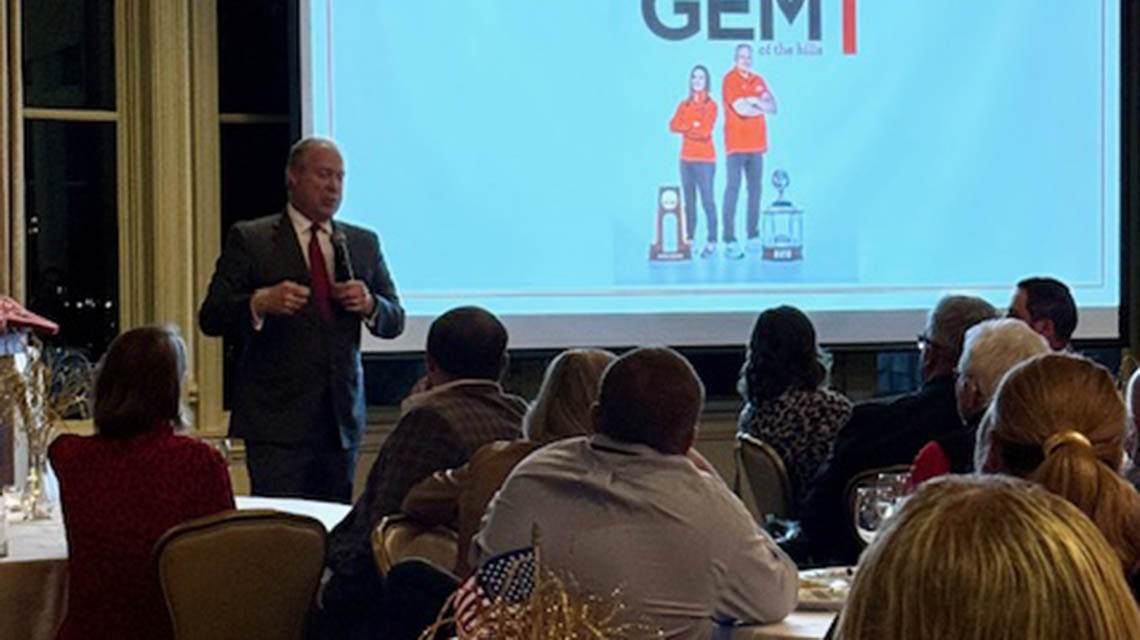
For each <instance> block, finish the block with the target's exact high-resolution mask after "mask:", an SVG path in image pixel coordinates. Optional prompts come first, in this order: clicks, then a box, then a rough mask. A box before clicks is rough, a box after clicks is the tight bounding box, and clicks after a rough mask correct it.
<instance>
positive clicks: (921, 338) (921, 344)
mask: <svg viewBox="0 0 1140 640" xmlns="http://www.w3.org/2000/svg"><path fill="white" fill-rule="evenodd" d="M916 339H917V340H918V349H919V350H920V351H921V350H923V349H925V348H927V347H940V346H942V345H940V344H938V343H937V342H935V341H934V338H931V337H930V336H928V335H926V334H925V333H920V334H918V336H916Z"/></svg>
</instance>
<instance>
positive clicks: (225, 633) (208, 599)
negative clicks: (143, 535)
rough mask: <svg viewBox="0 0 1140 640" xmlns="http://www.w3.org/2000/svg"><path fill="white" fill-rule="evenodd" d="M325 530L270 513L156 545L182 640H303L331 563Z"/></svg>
mask: <svg viewBox="0 0 1140 640" xmlns="http://www.w3.org/2000/svg"><path fill="white" fill-rule="evenodd" d="M325 535H326V534H325V527H324V525H322V524H321V523H320V522H319V521H318V520H316V519H314V518H310V517H308V516H300V515H294V514H290V513H281V512H278V511H273V510H269V509H249V510H230V511H223V512H222V513H218V514H214V515H211V516H206V517H204V518H197V519H195V520H190V521H189V522H185V523H182V524H180V525H177V526H175V527H174V528H172V529H170V530H169V531H167V532H166V533H165V534H163V536H162V537H161V538H159V540H158V542H157V543H156V544H155V548H154V553H155V557H156V558H157V561H158V577H159V582H160V583H161V584H162V593H163V595H164V596H165V597H166V606H167V609H168V610H169V611H170V620H171V623H172V624H173V627H174V637H175V638H176V639H177V640H206V639H207V638H210V639H214V638H243V639H247V638H253V639H258V640H277V639H281V640H299V639H300V638H301V637H302V634H303V632H304V627H305V617H306V615H307V614H308V612H309V609H310V607H311V606H312V603H313V598H314V596H315V595H316V592H317V585H318V583H319V582H320V578H321V572H322V570H323V569H324V561H325Z"/></svg>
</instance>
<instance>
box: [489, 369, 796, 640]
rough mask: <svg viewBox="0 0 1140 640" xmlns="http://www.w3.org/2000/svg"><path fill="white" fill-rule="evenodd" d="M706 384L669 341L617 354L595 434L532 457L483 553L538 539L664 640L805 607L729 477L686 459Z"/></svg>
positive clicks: (559, 565) (549, 557)
mask: <svg viewBox="0 0 1140 640" xmlns="http://www.w3.org/2000/svg"><path fill="white" fill-rule="evenodd" d="M703 401H704V388H703V387H702V385H701V382H700V380H699V379H698V378H697V375H696V372H694V371H693V368H692V366H691V365H690V364H689V363H688V361H686V360H685V359H684V358H682V357H681V356H680V355H678V354H677V353H676V352H674V351H672V350H670V349H666V348H642V349H636V350H634V351H631V352H629V353H627V354H625V355H623V356H622V357H621V358H618V359H617V360H616V361H614V363H613V364H611V365H610V367H609V368H608V369H607V370H606V372H605V374H604V375H603V377H602V383H601V389H600V391H599V395H598V404H597V405H596V407H595V409H594V411H593V421H594V426H595V432H596V434H595V435H594V436H591V437H588V438H587V437H583V438H571V439H568V440H562V441H560V442H555V443H553V444H549V445H547V446H545V447H543V448H542V449H539V450H538V451H535V452H534V453H533V454H531V455H530V456H528V457H527V458H526V459H525V460H523V461H522V462H521V463H520V464H519V465H518V466H517V467H515V470H514V471H513V472H512V473H511V475H510V476H508V477H507V480H506V482H505V483H504V484H503V488H502V489H501V490H500V491H499V493H498V495H496V496H495V498H494V499H493V500H492V501H491V504H490V506H489V507H488V510H487V515H486V517H485V518H484V520H483V523H482V529H481V530H480V532H479V533H478V534H477V535H476V537H475V541H474V543H475V545H476V548H477V551H478V553H479V554H480V557H481V558H485V557H488V556H490V555H493V554H497V553H502V552H504V551H509V550H512V549H518V548H522V547H527V546H530V544H531V525H532V524H534V523H537V525H538V527H539V529H540V535H541V537H542V554H543V555H542V557H543V563H544V564H546V565H548V566H550V567H551V568H552V569H553V570H555V571H560V572H563V573H564V574H568V575H572V576H573V577H574V578H575V579H576V581H577V582H578V584H580V585H581V587H582V588H583V589H585V590H587V591H590V592H593V593H609V592H611V590H612V589H614V588H615V587H620V589H621V591H622V593H623V594H624V598H625V600H626V602H627V603H628V604H629V605H630V606H631V609H632V610H633V612H634V613H635V614H638V615H644V616H646V618H647V619H648V621H649V622H650V624H651V625H653V626H660V627H662V628H663V629H664V632H665V637H669V638H707V637H709V636H710V634H711V632H712V630H713V622H712V621H713V618H714V616H715V617H718V618H731V619H737V620H742V621H746V622H771V621H775V620H779V619H781V618H783V617H784V616H785V615H787V614H788V612H790V611H791V610H792V609H793V608H794V607H795V604H796V588H797V584H798V579H797V575H796V567H795V565H794V564H793V563H792V561H791V559H790V558H788V557H787V556H786V555H785V554H784V553H783V552H782V551H781V550H780V549H779V548H778V547H777V546H776V545H775V543H774V542H773V541H772V540H771V538H769V537H768V535H767V534H766V533H765V532H764V531H763V530H761V529H760V527H759V526H758V525H757V524H756V522H755V520H753V518H752V516H751V515H750V514H749V513H748V511H747V510H746V509H745V508H744V505H743V504H742V503H741V502H740V500H738V499H737V498H736V496H734V495H732V492H731V491H729V489H728V487H727V486H725V484H724V483H723V482H722V481H720V480H719V479H717V478H714V477H713V476H712V475H710V474H708V473H706V472H703V471H700V470H698V469H697V467H696V466H695V465H694V464H693V462H692V461H691V460H690V459H689V458H687V457H686V455H685V454H686V452H687V451H688V450H689V448H690V447H691V446H692V444H693V440H694V438H695V437H696V425H697V419H698V417H699V415H700V411H701V406H702V404H703Z"/></svg>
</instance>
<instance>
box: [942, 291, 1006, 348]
mask: <svg viewBox="0 0 1140 640" xmlns="http://www.w3.org/2000/svg"><path fill="white" fill-rule="evenodd" d="M996 317H998V312H997V309H994V306H993V305H992V304H990V303H988V302H986V301H985V300H982V299H981V298H978V297H975V296H960V295H950V296H943V297H942V299H941V300H939V301H938V306H936V307H934V311H931V312H930V318H929V320H928V321H927V323H926V326H927V331H928V332H929V335H928V336H927V337H928V338H930V340H931V342H933V343H935V344H937V345H939V346H941V347H942V348H944V349H947V350H948V351H949V352H950V353H949V354H948V355H950V356H951V361H952V362H957V360H958V357H959V356H960V355H961V354H962V338H963V336H964V335H965V334H966V329H969V328H970V327H972V326H974V325H976V324H978V323H979V322H981V321H983V320H989V319H991V318H996Z"/></svg>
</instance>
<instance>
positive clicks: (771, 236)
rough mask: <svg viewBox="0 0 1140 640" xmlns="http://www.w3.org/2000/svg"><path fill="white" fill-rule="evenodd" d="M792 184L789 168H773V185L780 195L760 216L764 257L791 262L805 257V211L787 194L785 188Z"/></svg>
mask: <svg viewBox="0 0 1140 640" xmlns="http://www.w3.org/2000/svg"><path fill="white" fill-rule="evenodd" d="M790 184H791V179H790V178H789V177H788V172H787V171H784V170H783V169H777V170H775V171H773V172H772V186H773V187H776V191H778V192H779V195H777V196H776V200H775V201H774V202H772V206H770V207H768V208H767V209H765V210H764V212H763V215H762V216H761V227H760V238H761V245H762V248H763V251H762V253H761V255H762V257H763V258H764V259H765V260H774V261H777V262H791V261H794V260H803V257H804V212H803V210H802V209H797V208H796V207H795V205H793V204H792V201H791V200H787V199H785V198H784V189H787V188H788V185H790Z"/></svg>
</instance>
